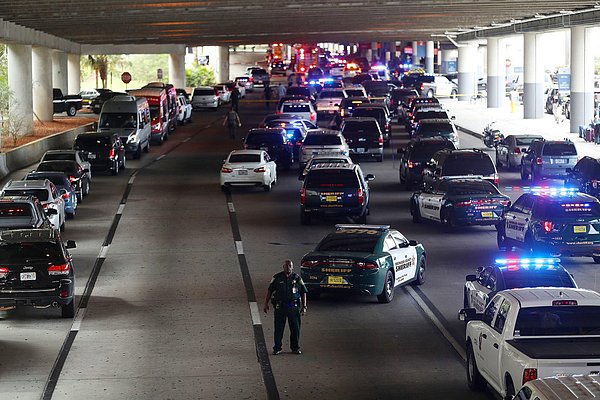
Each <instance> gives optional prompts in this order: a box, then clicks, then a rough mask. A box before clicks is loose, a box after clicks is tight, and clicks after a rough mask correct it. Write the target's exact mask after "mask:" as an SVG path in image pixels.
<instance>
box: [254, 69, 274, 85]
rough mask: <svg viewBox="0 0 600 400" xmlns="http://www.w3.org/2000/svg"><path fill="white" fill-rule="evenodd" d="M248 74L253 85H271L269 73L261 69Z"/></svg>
mask: <svg viewBox="0 0 600 400" xmlns="http://www.w3.org/2000/svg"><path fill="white" fill-rule="evenodd" d="M250 74H251V76H252V80H253V82H254V84H255V85H263V86H265V85H267V86H268V85H269V84H270V83H271V78H270V77H269V73H268V72H267V71H265V70H264V69H262V68H256V69H253V70H252V71H251V72H250Z"/></svg>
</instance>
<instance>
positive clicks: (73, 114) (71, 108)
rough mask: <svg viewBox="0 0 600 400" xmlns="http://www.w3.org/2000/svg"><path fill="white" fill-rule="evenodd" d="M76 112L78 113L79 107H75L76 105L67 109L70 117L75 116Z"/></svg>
mask: <svg viewBox="0 0 600 400" xmlns="http://www.w3.org/2000/svg"><path fill="white" fill-rule="evenodd" d="M75 114H77V108H75V106H70V107H69V108H68V109H67V115H68V116H69V117H74V116H75Z"/></svg>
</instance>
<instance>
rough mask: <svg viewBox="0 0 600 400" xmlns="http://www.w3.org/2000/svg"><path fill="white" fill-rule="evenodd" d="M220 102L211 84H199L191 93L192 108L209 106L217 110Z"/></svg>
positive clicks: (197, 108)
mask: <svg viewBox="0 0 600 400" xmlns="http://www.w3.org/2000/svg"><path fill="white" fill-rule="evenodd" d="M220 104H221V100H220V97H219V96H218V95H217V92H216V90H215V88H213V87H211V86H199V87H197V88H195V89H194V92H193V94H192V108H193V109H194V110H199V109H201V108H210V109H212V110H213V111H217V109H218V108H219V105H220Z"/></svg>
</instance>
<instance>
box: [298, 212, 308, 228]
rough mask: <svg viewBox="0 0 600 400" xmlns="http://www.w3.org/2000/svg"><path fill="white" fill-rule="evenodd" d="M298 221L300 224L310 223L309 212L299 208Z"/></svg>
mask: <svg viewBox="0 0 600 400" xmlns="http://www.w3.org/2000/svg"><path fill="white" fill-rule="evenodd" d="M300 223H301V224H302V225H310V214H309V213H307V212H306V211H304V210H300Z"/></svg>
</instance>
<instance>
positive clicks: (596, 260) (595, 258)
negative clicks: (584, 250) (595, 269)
mask: <svg viewBox="0 0 600 400" xmlns="http://www.w3.org/2000/svg"><path fill="white" fill-rule="evenodd" d="M592 259H593V260H594V262H595V263H596V264H600V256H592Z"/></svg>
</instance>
